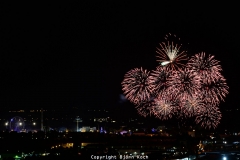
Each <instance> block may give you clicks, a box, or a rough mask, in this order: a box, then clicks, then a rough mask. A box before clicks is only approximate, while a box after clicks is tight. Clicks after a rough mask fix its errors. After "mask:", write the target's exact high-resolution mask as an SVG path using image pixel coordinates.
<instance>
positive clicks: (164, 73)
mask: <svg viewBox="0 0 240 160" xmlns="http://www.w3.org/2000/svg"><path fill="white" fill-rule="evenodd" d="M171 73H172V72H171V71H168V70H167V69H166V67H163V66H159V67H157V69H156V70H155V71H152V72H151V73H150V76H149V85H150V87H151V88H152V91H153V93H155V95H156V96H159V95H163V94H166V89H167V88H168V85H167V82H168V79H169V77H170V75H171Z"/></svg>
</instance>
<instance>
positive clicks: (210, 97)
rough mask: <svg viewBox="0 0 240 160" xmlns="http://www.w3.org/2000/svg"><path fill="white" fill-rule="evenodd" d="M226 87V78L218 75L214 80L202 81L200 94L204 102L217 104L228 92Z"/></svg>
mask: <svg viewBox="0 0 240 160" xmlns="http://www.w3.org/2000/svg"><path fill="white" fill-rule="evenodd" d="M228 89H229V87H228V85H227V83H226V79H225V78H223V77H218V79H216V80H215V81H210V82H205V83H203V84H202V88H201V94H200V95H201V98H202V100H203V101H204V102H206V103H211V104H212V105H213V106H217V105H219V103H220V101H224V98H225V97H226V95H227V94H228Z"/></svg>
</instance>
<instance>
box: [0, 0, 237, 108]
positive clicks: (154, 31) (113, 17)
mask: <svg viewBox="0 0 240 160" xmlns="http://www.w3.org/2000/svg"><path fill="white" fill-rule="evenodd" d="M239 15H240V14H239V11H238V8H237V6H236V5H234V4H219V3H218V4H183V3H179V4H176V3H162V2H161V3H160V2H159V3H151V4H150V3H132V4H130V3H127V2H121V3H113V2H112V3H108V2H95V3H93V2H88V3H83V2H70V3H62V4H60V3H55V4H22V3H21V4H14V5H9V4H2V5H1V17H2V18H1V25H0V38H1V43H0V55H1V56H0V66H1V68H0V73H1V84H0V92H1V95H2V96H1V97H0V106H1V107H7V108H19V109H20V108H39V107H42V106H43V107H66V108H68V107H100V108H102V107H114V106H115V105H116V103H117V102H118V98H119V94H121V93H122V91H121V81H122V80H123V76H124V74H125V73H126V72H127V71H128V70H130V69H132V68H134V67H144V68H146V69H149V70H151V69H154V68H155V67H156V66H157V62H156V59H155V56H156V53H155V49H156V47H157V46H158V43H159V42H161V41H162V40H163V38H164V36H165V34H167V33H169V32H170V33H174V34H176V35H177V36H178V37H181V38H182V40H183V42H184V43H183V45H184V44H186V47H187V48H188V50H189V53H190V55H193V54H195V53H197V52H201V51H205V52H206V53H209V54H214V55H215V57H216V59H218V60H220V61H221V65H222V67H223V70H224V71H223V74H224V76H225V77H226V78H227V83H228V84H229V86H230V94H229V95H228V96H227V99H226V102H225V103H222V104H221V105H222V106H223V107H231V108H236V107H238V106H239V101H238V90H239V89H240V88H239V87H240V86H239V83H238V79H239V78H238V77H239V76H238V74H239V71H238V70H239V62H238V61H239V57H240V56H239V50H240V47H239V35H240V31H239V22H238V19H239V18H238V17H239ZM188 43H189V44H188ZM187 44H188V45H187Z"/></svg>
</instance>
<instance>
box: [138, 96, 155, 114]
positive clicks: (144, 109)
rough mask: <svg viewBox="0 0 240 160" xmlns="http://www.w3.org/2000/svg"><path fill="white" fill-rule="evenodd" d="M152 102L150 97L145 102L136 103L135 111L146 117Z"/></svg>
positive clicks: (149, 112)
mask: <svg viewBox="0 0 240 160" xmlns="http://www.w3.org/2000/svg"><path fill="white" fill-rule="evenodd" d="M153 104H154V99H150V100H149V101H147V102H142V103H140V104H138V105H136V107H135V108H136V109H137V112H138V114H139V115H140V116H143V117H147V116H148V115H150V114H151V110H152V106H153Z"/></svg>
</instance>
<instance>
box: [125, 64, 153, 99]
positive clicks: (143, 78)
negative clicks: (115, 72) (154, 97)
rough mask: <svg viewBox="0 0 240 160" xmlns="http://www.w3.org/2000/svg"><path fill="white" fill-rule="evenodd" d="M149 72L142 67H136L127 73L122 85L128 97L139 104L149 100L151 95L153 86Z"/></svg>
mask: <svg viewBox="0 0 240 160" xmlns="http://www.w3.org/2000/svg"><path fill="white" fill-rule="evenodd" d="M148 76H149V72H148V71H147V70H143V69H142V68H140V69H139V68H135V69H132V70H130V71H129V72H127V73H126V74H125V77H124V80H123V81H122V87H123V91H124V94H125V96H126V98H127V99H128V100H129V101H131V102H133V103H135V104H139V103H141V102H144V101H148V100H149V99H150V95H151V88H150V87H149V80H148Z"/></svg>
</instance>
